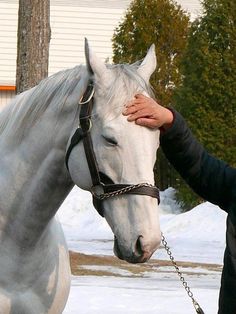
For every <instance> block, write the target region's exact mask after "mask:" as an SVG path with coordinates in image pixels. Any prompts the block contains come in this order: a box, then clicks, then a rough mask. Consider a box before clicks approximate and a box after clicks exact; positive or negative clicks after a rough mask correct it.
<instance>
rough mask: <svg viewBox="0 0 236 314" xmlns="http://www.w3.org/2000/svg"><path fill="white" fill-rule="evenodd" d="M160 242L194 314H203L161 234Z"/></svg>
mask: <svg viewBox="0 0 236 314" xmlns="http://www.w3.org/2000/svg"><path fill="white" fill-rule="evenodd" d="M161 242H162V244H163V246H164V248H165V250H166V252H167V254H168V255H169V258H170V261H171V263H172V265H173V266H174V268H175V270H176V273H177V274H178V276H179V279H180V281H181V283H182V285H183V286H184V289H185V291H186V292H187V294H188V296H189V297H190V298H191V300H192V302H193V306H194V308H195V310H196V312H197V313H198V314H204V312H203V310H202V309H201V307H200V305H199V304H198V302H197V301H196V300H195V298H194V297H193V293H192V291H191V290H190V288H189V286H188V283H187V282H186V280H185V278H184V276H183V273H182V272H181V271H180V269H179V266H178V265H177V263H176V261H175V259H174V257H173V254H172V252H171V250H170V247H169V246H168V243H167V241H166V238H165V237H164V235H163V233H161Z"/></svg>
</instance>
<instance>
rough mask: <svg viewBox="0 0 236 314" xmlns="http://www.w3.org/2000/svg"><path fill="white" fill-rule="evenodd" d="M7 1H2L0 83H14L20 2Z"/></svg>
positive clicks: (0, 11)
mask: <svg viewBox="0 0 236 314" xmlns="http://www.w3.org/2000/svg"><path fill="white" fill-rule="evenodd" d="M6 2H7V1H6ZM6 2H2V1H1V2H0V85H8V84H9V85H14V84H15V69H16V43H17V13H18V4H17V3H16V1H8V3H6ZM12 2H13V3H12Z"/></svg>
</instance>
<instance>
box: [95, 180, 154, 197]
mask: <svg viewBox="0 0 236 314" xmlns="http://www.w3.org/2000/svg"><path fill="white" fill-rule="evenodd" d="M142 186H150V187H153V185H152V184H149V183H139V184H134V185H130V186H127V187H124V188H122V189H120V190H116V191H114V192H108V193H103V194H100V195H99V194H97V193H95V192H94V191H91V193H92V195H93V196H95V197H96V198H98V199H100V200H104V199H106V198H109V197H113V196H118V195H121V194H125V193H127V192H129V191H132V190H135V189H137V188H139V187H142Z"/></svg>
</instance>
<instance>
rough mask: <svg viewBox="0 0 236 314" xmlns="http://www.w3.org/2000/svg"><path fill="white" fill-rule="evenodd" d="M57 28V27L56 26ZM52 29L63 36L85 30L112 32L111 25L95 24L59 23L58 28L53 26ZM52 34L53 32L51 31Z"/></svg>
mask: <svg viewBox="0 0 236 314" xmlns="http://www.w3.org/2000/svg"><path fill="white" fill-rule="evenodd" d="M58 26H59V25H58ZM54 28H56V31H57V33H60V34H63V33H68V32H71V33H75V32H81V31H86V30H88V31H89V30H97V31H98V32H99V31H110V32H112V30H113V27H111V24H101V25H100V24H95V23H87V24H82V23H81V24H80V23H78V24H71V25H70V24H69V23H67V24H66V23H60V27H57V26H55V25H54ZM52 32H53V30H52Z"/></svg>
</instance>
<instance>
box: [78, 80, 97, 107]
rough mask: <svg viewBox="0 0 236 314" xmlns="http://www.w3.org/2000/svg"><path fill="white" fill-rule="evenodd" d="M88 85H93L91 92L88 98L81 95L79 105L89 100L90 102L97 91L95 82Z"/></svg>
mask: <svg viewBox="0 0 236 314" xmlns="http://www.w3.org/2000/svg"><path fill="white" fill-rule="evenodd" d="M88 86H89V87H92V90H91V93H90V95H89V97H88V99H86V100H83V98H84V95H82V97H81V98H80V100H79V105H85V104H87V103H88V102H90V100H91V99H92V98H93V95H94V92H95V88H94V85H93V83H90V84H89V85H88Z"/></svg>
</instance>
